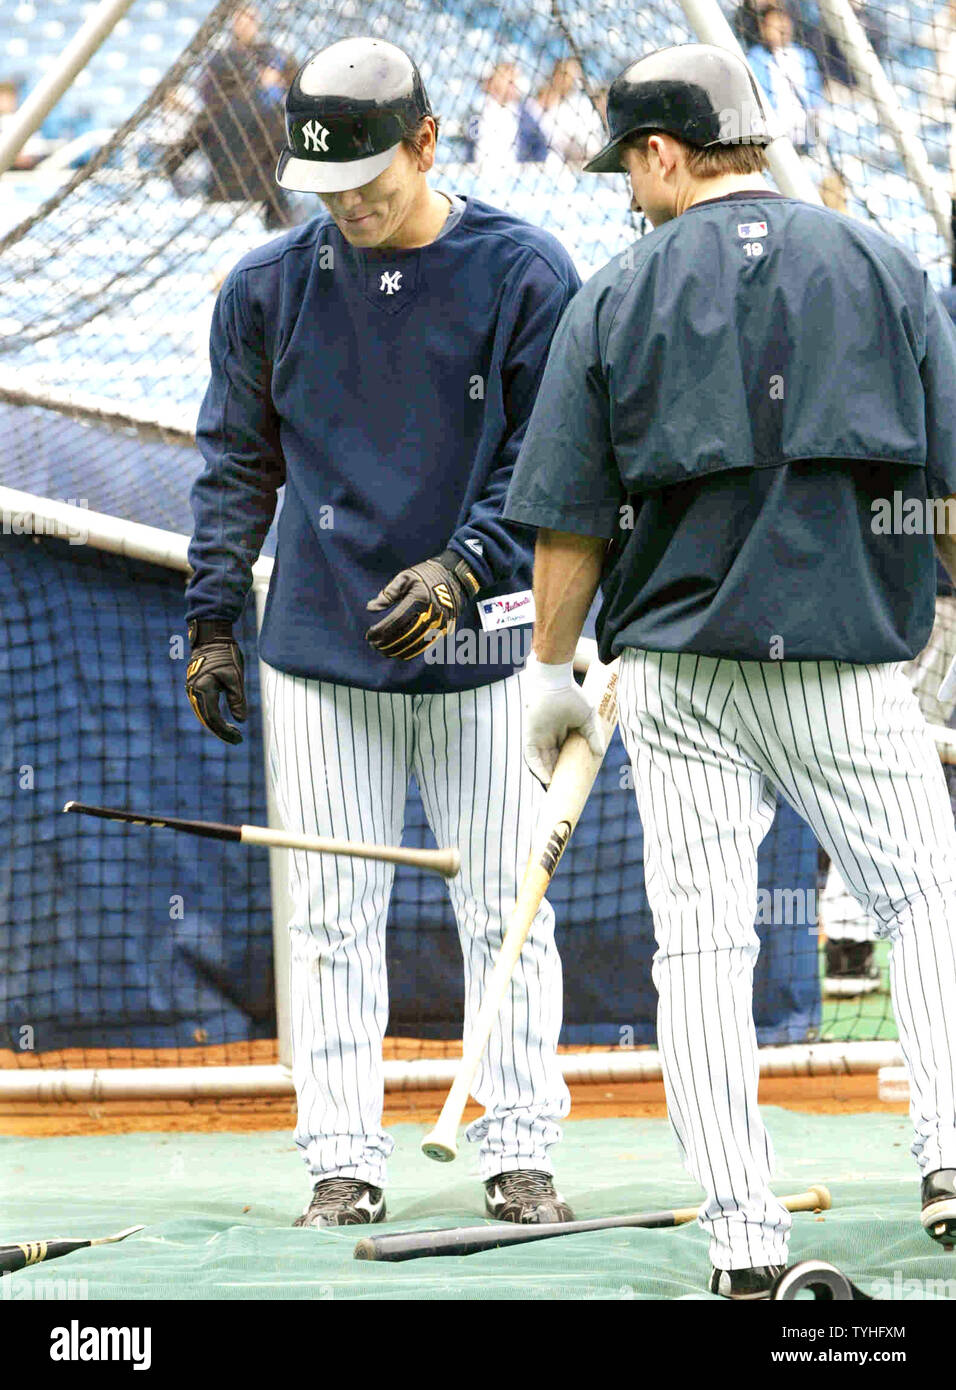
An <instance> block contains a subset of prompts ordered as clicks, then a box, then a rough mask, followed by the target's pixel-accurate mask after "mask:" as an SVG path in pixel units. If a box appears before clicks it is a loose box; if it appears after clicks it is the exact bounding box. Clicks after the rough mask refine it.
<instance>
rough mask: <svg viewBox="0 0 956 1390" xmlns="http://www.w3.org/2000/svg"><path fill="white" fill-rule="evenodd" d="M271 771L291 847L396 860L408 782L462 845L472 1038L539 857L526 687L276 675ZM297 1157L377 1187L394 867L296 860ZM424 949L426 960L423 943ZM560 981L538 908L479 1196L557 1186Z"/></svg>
mask: <svg viewBox="0 0 956 1390" xmlns="http://www.w3.org/2000/svg"><path fill="white" fill-rule="evenodd" d="M265 691H266V698H267V702H268V708H269V712H270V732H271V737H270V750H269V757H270V768H271V773H272V777H273V780H274V783H275V787H276V793H277V801H278V804H279V812H280V815H281V816H282V820H283V822H284V824H285V826H286V828H287V829H289V830H295V831H302V832H304V833H307V834H314V835H325V836H335V837H339V838H342V839H353V840H369V841H378V842H381V843H391V844H398V843H399V841H400V840H401V836H402V829H403V824H404V816H405V801H406V796H407V791H408V784H409V779H410V777H411V775H412V774H414V775H415V778H416V780H417V782H418V786H419V790H420V792H421V797H422V803H423V805H424V808H425V813H426V815H427V817H428V821H429V824H430V826H431V828H432V830H433V832H434V834H435V838H436V840H437V841H438V843H439V844H447V845H458V846H459V848H460V850H461V873H460V874H459V875H458V876H457V877H456V878H454V879H452V880H450V882H449V885H448V887H449V892H450V895H451V900H452V906H453V908H454V911H455V917H456V920H457V923H458V933H459V938H460V941H461V947H462V953H463V957H464V971H465V1030H466V1032H467V1030H468V1028H469V1027H470V1025H471V1021H472V1019H473V1017H474V1014H475V1012H476V1011H477V1008H478V1005H479V1003H480V1000H481V997H482V994H483V992H484V984H485V980H486V978H487V976H488V975H489V973H490V971H491V969H492V967H493V965H494V960H495V956H496V955H497V951H498V947H499V946H500V944H501V938H502V936H503V934H504V931H505V929H506V926H507V917H508V914H509V913H510V911H511V908H512V907H513V906H514V901H515V897H516V895H517V888H518V880H519V878H520V875H521V874H522V873H523V872H524V867H525V864H526V863H527V860H528V855H529V853H530V850H531V835H532V831H533V827H534V820H535V816H536V812H537V808H538V805H539V799H540V796H541V790H540V787H539V785H538V783H537V782H536V781H535V779H534V778H533V777H532V776H531V774H530V772H528V770H527V768H526V767H525V765H524V760H523V758H522V741H521V723H522V718H523V712H522V700H521V690H520V677H518V676H512V677H510V678H509V679H507V680H503V681H496V682H494V683H493V684H491V685H488V686H483V687H480V688H479V689H476V690H468V691H462V692H461V693H455V694H434V695H402V694H391V693H378V692H374V691H367V690H358V689H354V688H352V687H349V686H342V685H333V684H330V683H328V682H325V681H313V680H306V679H303V678H301V677H297V676H289V675H285V674H283V673H281V672H279V671H276V670H273V669H271V668H268V667H267V668H266V681H265ZM290 861H291V873H290V884H291V892H292V899H293V903H294V910H293V916H292V920H291V922H290V924H289V925H290V932H291V942H292V963H291V1008H292V1044H293V1078H294V1082H295V1090H296V1096H297V1101H298V1106H297V1109H298V1121H297V1128H296V1143H297V1145H298V1147H299V1149H300V1151H301V1153H302V1155H303V1157H304V1159H305V1161H306V1164H307V1166H308V1169H309V1171H310V1173H311V1174H312V1177H313V1180H318V1179H319V1178H328V1177H353V1178H359V1179H362V1180H363V1181H365V1182H370V1183H373V1184H375V1185H376V1186H381V1185H382V1184H383V1182H384V1180H385V1162H386V1159H387V1157H388V1155H389V1154H390V1153H391V1151H392V1148H393V1142H392V1140H391V1138H390V1137H389V1135H388V1134H387V1133H386V1132H385V1130H384V1129H383V1128H382V1105H383V1074H382V1038H383V1035H384V1032H385V1027H386V1023H387V1020H388V987H387V981H386V973H385V921H386V917H387V913H388V902H389V896H390V893H391V888H392V881H393V878H394V872H395V871H394V866H393V865H391V864H381V863H375V862H372V861H369V860H359V859H347V858H339V857H332V856H329V855H319V854H303V853H298V852H293V853H291V854H290ZM422 949H423V950H427V941H426V940H424V939H423V941H422ZM561 1006H562V989H561V963H560V959H559V957H558V952H557V948H556V946H555V942H554V912H553V910H552V908H551V907H550V906H549V904H548V903H547V902H545V903H544V904H543V905H542V907H541V909H540V911H539V912H538V914H537V916H536V918H535V921H534V925H533V927H532V931H531V934H530V936H529V938H528V942H527V944H526V945H525V948H524V950H523V951H522V953H521V959H520V961H519V963H518V969H517V970H516V972H515V977H514V982H513V985H512V988H511V991H510V993H509V994H508V996H507V997H506V1000H505V1003H504V1006H503V1008H502V1010H501V1013H500V1014H499V1017H498V1020H497V1023H496V1025H495V1028H494V1031H493V1033H492V1035H491V1038H490V1040H489V1044H488V1048H487V1050H486V1052H485V1056H484V1059H483V1061H482V1064H481V1068H480V1071H479V1073H478V1077H477V1081H476V1084H475V1087H474V1088H473V1094H474V1096H475V1099H476V1100H478V1101H479V1103H480V1104H482V1105H483V1106H485V1114H484V1116H483V1118H482V1119H480V1120H478V1121H476V1122H475V1123H474V1124H473V1125H471V1126H470V1127H469V1129H468V1138H469V1139H470V1140H472V1141H473V1142H478V1143H480V1149H479V1168H480V1173H481V1176H482V1177H483V1178H488V1177H494V1176H495V1175H496V1174H497V1173H500V1172H503V1171H506V1170H509V1169H515V1168H524V1169H538V1170H541V1171H544V1172H551V1171H552V1168H551V1164H550V1161H549V1159H548V1150H549V1148H550V1146H551V1145H552V1144H554V1143H555V1142H556V1141H557V1140H558V1139H559V1138H560V1137H561V1130H560V1128H559V1126H558V1125H557V1123H556V1121H557V1120H558V1119H559V1118H561V1117H563V1116H564V1115H566V1114H567V1113H568V1110H569V1108H570V1097H569V1095H568V1090H567V1087H566V1086H565V1084H564V1079H563V1077H562V1075H561V1072H560V1069H559V1066H558V1062H557V1055H556V1048H557V1042H558V1034H559V1032H560V1028H561Z"/></svg>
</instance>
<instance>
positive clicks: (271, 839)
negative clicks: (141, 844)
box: [63, 801, 461, 878]
mask: <svg viewBox="0 0 956 1390" xmlns="http://www.w3.org/2000/svg"><path fill="white" fill-rule="evenodd" d="M63 809H64V811H76V812H77V813H79V814H80V815H84V816H99V817H100V818H101V819H102V820H115V821H120V822H122V823H124V824H126V825H152V826H156V827H157V828H160V829H162V828H165V829H167V830H181V831H183V832H184V833H185V834H186V835H201V836H203V837H204V838H205V839H207V840H240V841H241V842H242V844H244V845H266V846H268V847H269V848H270V849H302V850H307V851H310V852H311V853H313V854H344V855H348V856H350V857H351V858H353V859H381V860H384V861H385V862H386V863H388V864H410V865H411V866H412V867H413V868H416V869H427V870H429V871H430V872H431V873H435V874H441V876H442V877H443V878H454V877H455V875H456V874H457V872H458V870H459V868H460V866H461V856H460V855H459V853H458V851H457V849H406V848H404V846H402V845H370V844H366V843H365V842H364V841H362V840H325V839H322V838H321V837H320V836H318V835H297V834H293V833H292V832H291V831H286V830H273V829H272V827H271V826H265V825H220V824H218V822H216V821H208V820H181V819H180V818H179V817H177V816H150V815H144V814H143V813H142V812H140V811H121V810H117V809H116V808H115V807H111V806H87V805H84V803H83V802H82V801H68V802H67V803H66V805H65V806H64V807H63Z"/></svg>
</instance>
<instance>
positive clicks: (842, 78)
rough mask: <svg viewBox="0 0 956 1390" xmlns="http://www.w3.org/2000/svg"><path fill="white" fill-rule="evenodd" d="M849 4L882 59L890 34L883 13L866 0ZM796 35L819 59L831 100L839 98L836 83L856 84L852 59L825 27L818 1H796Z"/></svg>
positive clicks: (800, 42)
mask: <svg viewBox="0 0 956 1390" xmlns="http://www.w3.org/2000/svg"><path fill="white" fill-rule="evenodd" d="M850 7H851V9H852V10H853V12H854V14H855V15H856V17H857V19H858V20H859V21H860V24H861V25H862V26H863V32H864V33H865V34H866V37H867V38H868V39H869V41H870V47H871V48H872V49H873V52H874V53H875V54H876V56H877V57H878V58H882V57H883V56H884V54H885V53H886V44H887V36H886V27H885V25H884V23H883V19H882V17H881V15H880V14H879V13H878V12H877V11H875V10H872V9H869V8H868V7H867V4H866V0H850ZM794 36H795V38H796V41H797V43H799V44H801V45H802V46H803V47H804V48H808V49H809V50H810V52H811V53H812V54H813V56H814V57H815V58H816V60H817V63H818V65H819V68H820V72H821V75H822V77H823V80H824V82H826V83H828V84H830V91H829V93H828V94H829V95H830V97H831V100H835V99H838V95H839V94H838V92H837V91H835V90H833V88H834V87H835V86H839V87H847V88H849V87H854V86H856V79H855V78H854V76H853V70H852V68H851V67H850V63H849V60H848V58H847V56H846V54H845V53H844V51H843V48H842V46H841V45H840V44H839V43H838V42H837V40H836V39H835V38H834V36H833V34H831V33H830V31H829V29H828V28H827V27H826V24H825V22H824V17H823V16H822V15H821V13H820V7H819V5H818V4H817V0H797V13H796V15H795V17H794ZM847 95H848V94H847Z"/></svg>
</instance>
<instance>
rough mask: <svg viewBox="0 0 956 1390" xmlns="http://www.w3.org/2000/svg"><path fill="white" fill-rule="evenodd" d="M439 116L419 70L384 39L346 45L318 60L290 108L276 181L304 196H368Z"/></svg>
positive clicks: (298, 81)
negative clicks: (405, 144)
mask: <svg viewBox="0 0 956 1390" xmlns="http://www.w3.org/2000/svg"><path fill="white" fill-rule="evenodd" d="M431 114H432V109H431V106H430V104H429V101H428V97H427V95H426V93H425V86H424V83H423V82H422V79H421V74H420V73H419V71H418V68H417V67H416V66H415V64H414V63H413V62H412V60H411V58H409V56H408V54H407V53H403V52H402V50H401V49H400V48H396V47H395V45H394V44H392V43H385V42H384V40H382V39H342V40H341V42H339V43H334V44H332V45H331V47H330V48H324V49H323V50H322V52H321V53H317V54H316V55H315V56H314V57H312V58H310V59H309V61H308V62H307V63H306V64H305V66H304V67H302V68H300V69H299V71H298V72H297V73H296V75H295V80H294V81H293V83H292V86H291V87H290V88H289V93H288V96H287V97H286V102H285V125H286V140H287V142H288V144H287V148H286V149H284V150H283V151H282V153H281V155H280V156H279V163H278V166H277V168H276V181H277V182H278V183H279V184H281V186H282V187H283V188H290V189H294V190H296V191H297V192H300V193H341V192H343V191H344V190H345V189H347V188H360V187H361V186H362V184H365V183H369V182H370V181H371V180H372V179H374V178H375V177H376V176H377V175H378V174H380V173H381V172H382V170H383V169H387V168H388V166H389V165H390V164H391V162H392V160H393V159H394V158H395V155H396V153H397V151H398V147H399V145H400V144H401V141H402V137H403V136H405V135H410V134H412V133H413V132H414V131H416V130H417V129H418V127H419V125H420V124H421V120H422V117H423V116H430V115H431Z"/></svg>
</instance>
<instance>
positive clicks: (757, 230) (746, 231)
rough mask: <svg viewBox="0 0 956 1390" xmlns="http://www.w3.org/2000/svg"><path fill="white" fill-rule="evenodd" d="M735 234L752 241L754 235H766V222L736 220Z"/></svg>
mask: <svg viewBox="0 0 956 1390" xmlns="http://www.w3.org/2000/svg"><path fill="white" fill-rule="evenodd" d="M737 235H738V236H741V237H743V238H744V240H745V241H753V239H754V238H755V237H758V236H766V235H767V224H766V222H738V223H737Z"/></svg>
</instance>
